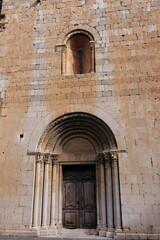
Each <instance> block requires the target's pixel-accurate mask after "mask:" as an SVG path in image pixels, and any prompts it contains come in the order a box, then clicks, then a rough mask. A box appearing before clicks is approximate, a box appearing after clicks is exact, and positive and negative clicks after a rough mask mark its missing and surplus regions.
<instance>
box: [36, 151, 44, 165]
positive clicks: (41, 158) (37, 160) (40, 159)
mask: <svg viewBox="0 0 160 240" xmlns="http://www.w3.org/2000/svg"><path fill="white" fill-rule="evenodd" d="M42 162H43V155H42V154H41V153H39V154H37V155H36V163H42Z"/></svg>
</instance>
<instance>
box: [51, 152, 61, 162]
mask: <svg viewBox="0 0 160 240" xmlns="http://www.w3.org/2000/svg"><path fill="white" fill-rule="evenodd" d="M50 158H51V162H52V164H58V159H59V154H58V153H55V154H51V155H50Z"/></svg>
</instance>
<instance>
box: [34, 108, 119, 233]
mask: <svg viewBox="0 0 160 240" xmlns="http://www.w3.org/2000/svg"><path fill="white" fill-rule="evenodd" d="M115 148H117V143H116V139H115V137H114V134H113V133H112V131H111V129H110V128H109V127H108V126H107V124H106V123H105V122H103V121H102V120H101V119H100V118H97V117H96V116H94V115H92V114H88V113H83V112H75V113H68V114H65V115H63V116H60V117H58V118H57V119H55V120H54V121H52V122H51V123H50V124H49V125H48V126H47V127H46V129H45V131H44V133H43V134H42V136H41V138H40V140H39V144H38V147H37V152H36V153H35V155H36V168H35V169H36V170H35V171H36V172H35V188H34V203H33V218H32V225H33V227H34V228H36V229H37V230H39V231H40V234H43V233H44V234H53V233H54V234H56V233H57V231H59V229H61V228H62V227H63V223H62V167H63V165H66V164H67V165H69V164H95V166H96V189H97V191H96V201H97V229H98V231H99V235H100V236H107V237H113V236H114V233H115V231H116V232H117V231H121V207H120V187H119V171H118V156H117V155H116V154H113V153H111V152H110V150H111V149H115Z"/></svg>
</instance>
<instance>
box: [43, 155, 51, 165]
mask: <svg viewBox="0 0 160 240" xmlns="http://www.w3.org/2000/svg"><path fill="white" fill-rule="evenodd" d="M49 156H50V154H49V153H44V154H43V159H44V163H45V164H50V158H49Z"/></svg>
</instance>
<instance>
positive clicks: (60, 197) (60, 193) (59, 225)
mask: <svg viewBox="0 0 160 240" xmlns="http://www.w3.org/2000/svg"><path fill="white" fill-rule="evenodd" d="M58 193H59V199H58V208H59V211H58V224H57V225H58V228H59V229H60V228H61V227H62V165H59V191H58Z"/></svg>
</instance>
